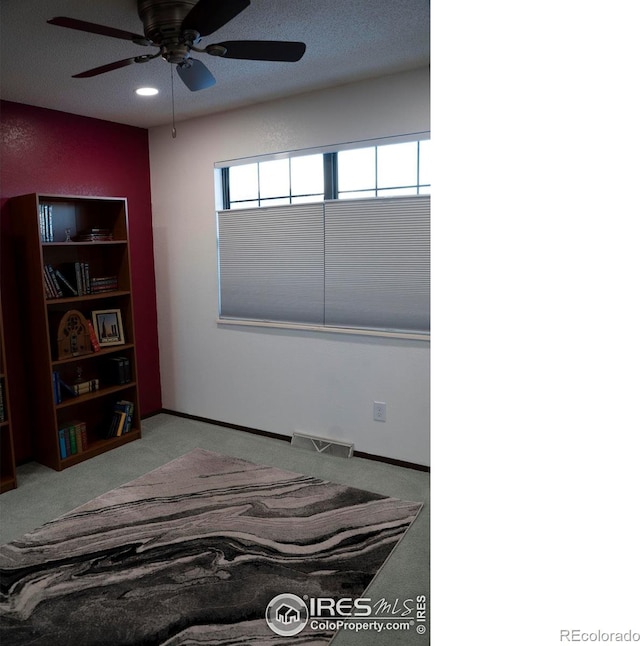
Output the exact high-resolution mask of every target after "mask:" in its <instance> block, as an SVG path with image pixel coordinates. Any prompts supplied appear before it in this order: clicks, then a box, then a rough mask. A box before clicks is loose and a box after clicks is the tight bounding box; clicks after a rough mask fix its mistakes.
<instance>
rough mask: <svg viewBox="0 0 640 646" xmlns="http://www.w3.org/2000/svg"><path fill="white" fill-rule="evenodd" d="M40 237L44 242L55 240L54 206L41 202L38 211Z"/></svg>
mask: <svg viewBox="0 0 640 646" xmlns="http://www.w3.org/2000/svg"><path fill="white" fill-rule="evenodd" d="M38 218H39V223H40V239H41V240H42V242H53V233H54V232H53V206H52V205H51V204H40V208H39V211H38Z"/></svg>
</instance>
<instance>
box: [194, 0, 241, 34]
mask: <svg viewBox="0 0 640 646" xmlns="http://www.w3.org/2000/svg"><path fill="white" fill-rule="evenodd" d="M250 4H251V2H250V0H200V1H199V2H198V3H197V4H195V5H194V6H193V8H192V9H191V11H190V12H189V13H188V14H187V15H186V16H185V18H184V20H183V21H182V31H184V30H186V29H193V30H195V31H197V32H198V33H199V34H200V35H201V36H208V35H209V34H212V33H213V32H214V31H217V30H218V29H220V27H222V26H223V25H226V24H227V23H228V22H229V21H230V20H233V18H235V17H236V16H237V15H238V14H239V13H240V12H241V11H244V10H245V9H246V8H247V7H248V6H249V5H250Z"/></svg>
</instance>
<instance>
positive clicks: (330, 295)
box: [218, 195, 430, 335]
mask: <svg viewBox="0 0 640 646" xmlns="http://www.w3.org/2000/svg"><path fill="white" fill-rule="evenodd" d="M429 245H430V196H428V195H424V196H417V195H416V196H410V197H397V198H396V197H391V198H382V199H381V198H369V199H363V200H329V201H326V202H319V203H314V204H297V205H283V206H274V207H271V208H266V209H265V208H254V209H229V210H224V211H220V212H219V213H218V252H219V253H218V262H219V317H220V320H221V321H222V322H224V321H245V322H247V321H254V322H255V321H260V322H263V323H264V322H269V323H287V324H300V325H313V326H323V327H325V328H341V329H349V330H354V329H357V330H369V331H373V330H377V331H385V332H393V333H408V334H418V335H424V334H427V333H428V331H429V328H430V315H429V307H430V304H429V303H430V279H429V276H430V247H429Z"/></svg>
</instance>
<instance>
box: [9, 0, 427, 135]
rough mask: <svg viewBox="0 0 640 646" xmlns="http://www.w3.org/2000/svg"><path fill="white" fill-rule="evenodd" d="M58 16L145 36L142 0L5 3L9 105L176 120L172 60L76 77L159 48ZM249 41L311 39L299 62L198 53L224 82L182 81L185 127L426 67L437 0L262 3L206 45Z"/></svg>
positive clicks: (179, 110) (178, 99)
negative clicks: (67, 24) (61, 23)
mask: <svg viewBox="0 0 640 646" xmlns="http://www.w3.org/2000/svg"><path fill="white" fill-rule="evenodd" d="M54 16H68V17H72V18H76V19H79V20H85V21H88V22H94V23H99V24H102V25H107V26H109V27H115V28H119V29H123V30H126V31H131V32H134V33H142V32H143V27H142V23H141V22H140V20H139V18H138V13H137V8H136V1H135V0H103V1H102V2H87V1H86V0H46V1H43V0H2V3H1V6H0V30H1V31H0V36H1V37H0V47H1V49H0V74H1V75H0V90H1V91H0V96H2V98H3V99H6V100H9V101H17V102H19V103H26V104H29V105H36V106H41V107H46V108H51V109H55V110H62V111H64V112H70V113H73V114H81V115H85V116H91V117H95V118H99V119H106V120H109V121H115V122H118V123H126V124H130V125H134V126H140V127H145V128H148V127H153V126H158V125H162V124H167V123H169V122H170V121H171V72H170V70H171V67H170V65H169V64H168V63H166V62H165V61H163V60H162V59H160V58H158V59H156V60H153V61H150V62H148V63H145V64H138V65H130V66H128V67H125V68H121V69H118V70H114V71H112V72H108V73H106V74H101V75H99V76H95V77H93V78H86V79H74V78H71V77H72V75H73V74H77V73H79V72H83V71H85V70H88V69H90V68H93V67H97V66H99V65H104V64H107V63H111V62H114V61H118V60H121V59H124V58H128V57H130V56H137V55H139V54H145V53H148V52H149V50H148V49H147V48H144V47H140V46H138V45H135V44H133V43H131V42H128V41H125V40H119V39H116V38H109V37H106V36H101V35H96V34H89V33H84V32H80V31H75V30H70V29H65V28H62V27H57V26H54V25H48V24H47V23H46V21H47V20H48V19H50V18H52V17H54ZM242 39H256V40H260V39H264V40H301V41H303V42H305V43H306V45H307V51H306V53H305V55H304V57H303V58H302V60H301V61H300V62H298V63H271V62H263V61H242V60H230V59H222V58H216V57H212V56H207V55H206V54H201V55H198V54H196V55H195V56H196V57H198V58H200V59H201V60H202V61H203V62H204V63H205V65H206V66H207V67H208V68H209V69H210V70H211V72H212V73H213V75H214V76H215V78H216V81H217V82H216V85H214V86H213V87H212V88H208V89H205V90H200V91H199V92H190V91H189V90H188V89H187V88H186V87H185V86H184V85H183V84H182V82H181V81H180V79H179V78H178V77H177V75H174V76H175V79H174V87H175V111H176V120H177V121H180V120H183V119H187V118H192V117H196V116H201V115H204V114H210V113H213V112H220V111H224V110H229V109H232V108H237V107H240V106H243V105H249V104H252V103H259V102H261V101H267V100H271V99H275V98H280V97H284V96H288V95H293V94H298V93H301V92H307V91H311V90H316V89H320V88H325V87H331V86H335V85H341V84H344V83H349V82H353V81H356V80H359V79H365V78H372V77H377V76H383V75H387V74H392V73H394V72H399V71H402V70H408V69H414V68H418V67H422V66H425V65H427V64H428V63H429V0H277V2H276V1H268V0H253V1H252V3H251V5H250V6H249V7H248V8H247V9H246V10H245V11H243V12H242V13H241V14H240V15H239V16H237V17H236V18H234V19H233V20H232V21H231V22H229V23H227V24H226V25H225V26H224V27H222V28H221V29H220V30H219V31H217V32H215V33H214V34H211V35H210V36H208V37H207V38H204V39H203V40H202V42H201V43H200V46H205V45H208V44H210V43H215V42H220V41H225V40H242ZM153 51H155V50H153ZM142 85H153V86H155V87H157V88H158V89H159V90H160V94H159V95H158V96H156V97H154V98H140V97H137V96H136V95H135V92H134V90H135V89H136V88H137V87H140V86H142Z"/></svg>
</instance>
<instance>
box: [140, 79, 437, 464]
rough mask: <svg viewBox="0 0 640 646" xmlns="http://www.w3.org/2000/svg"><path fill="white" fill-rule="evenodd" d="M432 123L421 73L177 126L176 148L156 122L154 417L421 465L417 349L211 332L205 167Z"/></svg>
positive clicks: (212, 243) (213, 291)
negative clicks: (157, 381)
mask: <svg viewBox="0 0 640 646" xmlns="http://www.w3.org/2000/svg"><path fill="white" fill-rule="evenodd" d="M212 91H213V92H215V88H214V89H213V90H212ZM429 125H430V118H429V71H428V69H420V70H415V71H411V72H406V73H402V74H396V75H393V76H389V77H384V78H380V79H374V80H369V81H363V82H360V83H354V84H352V85H348V86H341V87H336V88H332V89H329V90H323V91H319V92H314V93H309V94H304V95H298V96H296V97H293V98H289V99H286V100H280V101H273V102H270V103H264V104H261V105H256V106H251V107H249V108H243V109H239V110H235V111H232V112H227V113H223V114H216V115H211V116H208V117H203V118H198V119H194V120H191V121H186V122H182V123H179V124H178V125H177V131H178V136H177V138H176V139H172V138H171V133H170V128H169V127H166V126H165V127H162V128H155V129H153V130H151V131H150V133H149V142H150V160H151V196H152V206H153V223H154V225H153V227H154V249H155V264H156V272H157V280H156V284H157V301H158V321H159V338H160V361H161V374H162V396H163V406H164V407H165V408H168V409H172V410H177V411H181V412H184V413H189V414H191V415H198V416H202V417H207V418H211V419H215V420H220V421H223V422H227V423H233V424H239V425H243V426H248V427H251V428H257V429H261V430H264V431H270V432H273V433H279V434H286V435H290V434H291V433H293V431H295V430H298V431H302V432H306V433H310V434H314V435H320V436H323V437H331V438H334V439H339V440H344V441H350V442H354V443H355V448H356V450H359V451H365V452H367V453H372V454H375V455H380V456H385V457H391V458H396V459H400V460H407V461H410V462H414V463H419V464H424V465H429V464H430V460H429V387H430V377H429V352H430V349H429V343H428V342H424V341H411V340H393V339H381V338H376V337H365V336H351V335H338V334H331V333H323V332H321V333H315V332H302V331H287V330H279V329H260V328H255V327H248V328H247V327H237V328H236V327H229V326H218V325H217V324H216V314H217V287H216V286H217V260H216V228H215V195H214V171H213V168H214V163H215V162H217V161H225V160H230V159H235V158H240V157H249V156H253V155H259V154H267V153H276V152H282V151H289V150H297V149H304V148H312V147H319V146H324V145H330V144H334V143H342V142H351V141H358V140H364V139H371V138H378V137H385V136H394V135H401V134H405V133H411V132H420V131H426V130H429V129H430V128H429ZM374 400H378V401H385V402H387V422H386V423H382V422H374V421H373V401H374ZM256 459H259V456H256Z"/></svg>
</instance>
